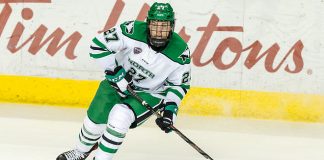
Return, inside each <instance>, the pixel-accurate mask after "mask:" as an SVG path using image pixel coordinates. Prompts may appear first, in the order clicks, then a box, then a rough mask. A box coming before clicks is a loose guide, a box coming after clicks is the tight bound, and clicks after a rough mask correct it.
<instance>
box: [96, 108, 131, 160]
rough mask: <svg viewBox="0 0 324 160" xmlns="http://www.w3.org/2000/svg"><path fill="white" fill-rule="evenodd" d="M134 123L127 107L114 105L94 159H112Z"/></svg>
mask: <svg viewBox="0 0 324 160" xmlns="http://www.w3.org/2000/svg"><path fill="white" fill-rule="evenodd" d="M134 121H135V116H134V113H133V112H132V111H131V110H130V109H129V108H128V107H127V106H125V105H122V104H116V105H115V106H114V108H113V109H112V110H111V112H110V114H109V117H108V124H107V127H106V130H105V131H104V134H103V135H102V138H101V140H100V143H99V148H98V151H97V153H96V156H95V159H96V160H110V159H112V157H113V155H114V154H115V153H116V152H117V150H118V148H119V147H120V145H121V144H122V142H123V140H124V138H125V135H126V133H127V131H128V129H129V127H130V125H131V124H132V123H133V122H134Z"/></svg>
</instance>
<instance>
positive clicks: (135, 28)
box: [120, 20, 147, 43]
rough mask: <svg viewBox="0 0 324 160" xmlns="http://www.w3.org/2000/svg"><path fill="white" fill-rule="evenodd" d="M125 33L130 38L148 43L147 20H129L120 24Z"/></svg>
mask: <svg viewBox="0 0 324 160" xmlns="http://www.w3.org/2000/svg"><path fill="white" fill-rule="evenodd" d="M120 28H121V30H122V33H123V35H125V36H126V37H128V38H131V39H134V40H137V41H140V42H144V43H147V38H146V35H147V31H146V22H142V21H136V20H135V21H127V22H124V23H123V24H121V25H120Z"/></svg>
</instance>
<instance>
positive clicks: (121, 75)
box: [105, 66, 133, 98]
mask: <svg viewBox="0 0 324 160" xmlns="http://www.w3.org/2000/svg"><path fill="white" fill-rule="evenodd" d="M105 73H106V76H105V77H106V79H107V80H108V82H109V84H110V85H111V86H112V87H113V88H115V89H116V91H117V93H118V94H119V95H120V96H121V97H123V98H125V97H126V96H128V95H129V92H128V90H127V86H128V85H130V86H131V85H132V83H133V81H132V77H131V76H130V75H129V74H127V73H126V71H125V69H124V68H123V67H122V66H118V67H116V68H115V70H114V71H109V70H106V71H105Z"/></svg>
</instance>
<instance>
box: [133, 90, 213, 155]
mask: <svg viewBox="0 0 324 160" xmlns="http://www.w3.org/2000/svg"><path fill="white" fill-rule="evenodd" d="M127 90H128V91H129V92H130V93H131V95H132V96H134V97H135V98H136V99H137V100H138V101H139V102H140V103H141V104H142V105H143V106H144V107H146V108H147V109H148V110H149V111H150V112H151V113H152V114H155V115H156V116H157V117H158V118H161V117H162V115H161V114H160V113H158V112H155V111H154V110H153V108H152V107H151V106H150V105H149V104H148V103H147V102H146V101H145V100H143V99H142V98H141V97H140V96H138V94H137V93H136V92H135V91H134V90H133V89H132V88H131V87H130V86H127ZM170 128H172V130H173V131H174V132H175V133H177V134H178V135H179V136H180V137H181V138H182V139H183V140H185V141H186V142H187V143H188V144H190V145H191V147H193V148H194V149H196V150H197V151H198V152H199V153H200V154H201V155H203V156H204V157H205V158H206V159H210V160H213V159H212V158H211V157H210V156H209V155H208V154H207V153H206V152H204V151H203V150H202V149H200V148H199V147H198V146H197V145H196V144H195V143H193V142H192V141H191V140H190V139H189V138H188V137H186V136H185V135H184V134H183V133H181V132H180V131H179V130H178V129H177V128H176V127H174V126H173V125H171V127H170Z"/></svg>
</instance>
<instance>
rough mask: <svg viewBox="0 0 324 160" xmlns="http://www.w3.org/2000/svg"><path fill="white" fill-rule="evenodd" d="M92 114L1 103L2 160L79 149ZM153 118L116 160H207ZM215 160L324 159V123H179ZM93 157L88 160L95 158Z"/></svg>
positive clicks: (36, 158)
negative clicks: (77, 144)
mask: <svg viewBox="0 0 324 160" xmlns="http://www.w3.org/2000/svg"><path fill="white" fill-rule="evenodd" d="M85 113H86V110H85V109H80V108H64V107H50V106H35V105H22V104H6V103H1V104H0V128H1V131H0V139H1V143H0V159H1V160H55V158H56V156H57V155H58V154H60V153H61V152H63V151H66V150H69V149H71V148H73V147H74V144H75V142H76V140H77V136H78V133H79V130H80V127H81V124H82V121H83V118H84V116H85ZM153 119H154V118H153V117H152V118H151V119H150V120H149V121H148V122H147V123H145V124H144V125H142V126H140V127H139V128H136V129H133V130H130V132H129V133H128V134H127V136H126V139H125V141H124V143H123V145H122V146H121V148H120V149H119V150H118V152H117V154H116V156H115V158H114V159H115V160H203V159H205V158H204V157H203V156H201V155H200V154H199V153H198V152H197V151H196V150H194V149H193V148H192V147H191V146H190V145H188V144H187V143H186V142H185V141H183V140H182V139H181V138H180V137H179V136H178V135H176V134H175V133H170V134H165V133H164V132H162V131H161V130H160V129H159V128H158V127H157V126H155V124H154V121H153ZM175 126H176V127H177V128H178V129H179V130H180V131H182V132H183V133H184V134H185V135H186V136H187V137H188V138H189V139H191V140H192V141H193V142H195V143H196V144H197V145H198V146H199V147H200V148H202V149H203V150H204V151H205V152H206V153H208V154H209V155H210V156H211V157H212V158H213V159H214V160H323V159H324V124H315V123H297V122H283V121H269V120H268V121H265V120H249V119H231V118H218V117H194V116H184V115H180V116H179V118H178V121H177V123H176V125H175ZM92 156H93V155H91V156H90V157H88V159H89V160H90V159H92Z"/></svg>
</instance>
